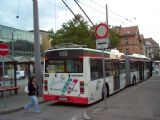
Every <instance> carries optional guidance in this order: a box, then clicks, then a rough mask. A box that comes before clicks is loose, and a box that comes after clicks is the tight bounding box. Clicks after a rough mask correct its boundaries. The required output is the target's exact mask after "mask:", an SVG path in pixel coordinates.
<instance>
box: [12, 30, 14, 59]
mask: <svg viewBox="0 0 160 120" xmlns="http://www.w3.org/2000/svg"><path fill="white" fill-rule="evenodd" d="M12 57H14V34H13V31H12Z"/></svg>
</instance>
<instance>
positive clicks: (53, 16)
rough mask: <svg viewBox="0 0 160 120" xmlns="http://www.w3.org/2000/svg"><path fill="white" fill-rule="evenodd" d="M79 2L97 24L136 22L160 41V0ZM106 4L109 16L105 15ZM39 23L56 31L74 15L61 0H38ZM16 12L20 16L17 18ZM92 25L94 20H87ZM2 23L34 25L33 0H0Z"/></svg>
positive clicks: (29, 27) (21, 26)
mask: <svg viewBox="0 0 160 120" xmlns="http://www.w3.org/2000/svg"><path fill="white" fill-rule="evenodd" d="M64 1H65V2H66V3H67V5H68V6H69V7H70V8H71V9H72V10H73V12H74V13H75V14H82V16H83V17H84V18H85V20H86V21H88V19H87V18H86V17H85V15H84V14H83V12H82V11H81V10H80V9H79V7H78V6H77V4H76V3H75V2H74V0H64ZM78 3H79V4H80V6H81V7H82V8H83V10H84V11H85V12H86V14H87V15H88V16H89V18H90V19H91V20H92V22H93V23H94V24H96V23H99V22H105V21H106V19H108V24H109V25H112V26H120V25H121V26H122V27H129V26H135V25H137V26H138V27H139V31H140V34H143V35H144V37H145V38H150V37H152V38H153V39H154V40H155V41H156V42H157V43H159V44H160V15H159V13H158V12H159V11H160V7H159V4H160V2H159V0H78ZM106 5H107V6H108V17H106ZM38 8H39V27H40V29H41V30H46V31H48V30H50V29H53V30H54V31H56V30H58V29H60V28H61V25H62V24H63V23H66V22H67V21H68V20H70V19H72V18H73V17H74V16H73V15H72V13H71V12H70V11H69V10H68V9H67V7H66V6H65V5H64V4H63V2H62V0H38ZM16 16H19V18H17V17H16ZM88 23H89V24H90V25H91V23H90V22H89V21H88ZM0 24H1V25H5V26H9V27H14V28H18V29H22V30H32V29H33V1H32V0H0Z"/></svg>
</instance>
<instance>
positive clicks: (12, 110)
mask: <svg viewBox="0 0 160 120" xmlns="http://www.w3.org/2000/svg"><path fill="white" fill-rule="evenodd" d="M45 102H46V101H40V102H38V104H42V103H45ZM21 110H24V106H19V107H17V108H13V109H5V110H0V115H2V114H10V113H14V112H18V111H21Z"/></svg>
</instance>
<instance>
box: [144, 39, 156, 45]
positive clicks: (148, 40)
mask: <svg viewBox="0 0 160 120" xmlns="http://www.w3.org/2000/svg"><path fill="white" fill-rule="evenodd" d="M144 40H145V43H146V42H149V43H150V45H152V46H154V47H159V44H158V43H157V42H156V41H154V40H153V38H145V39H144Z"/></svg>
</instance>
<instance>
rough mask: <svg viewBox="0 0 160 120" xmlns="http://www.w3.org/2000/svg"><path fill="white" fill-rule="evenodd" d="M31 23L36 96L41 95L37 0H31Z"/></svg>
mask: <svg viewBox="0 0 160 120" xmlns="http://www.w3.org/2000/svg"><path fill="white" fill-rule="evenodd" d="M33 17H34V18H33V21H34V55H35V77H36V83H37V85H38V94H39V95H40V96H41V95H42V69H41V66H42V65H41V61H40V60H41V56H40V38H39V36H40V35H39V18H38V0H33Z"/></svg>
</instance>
